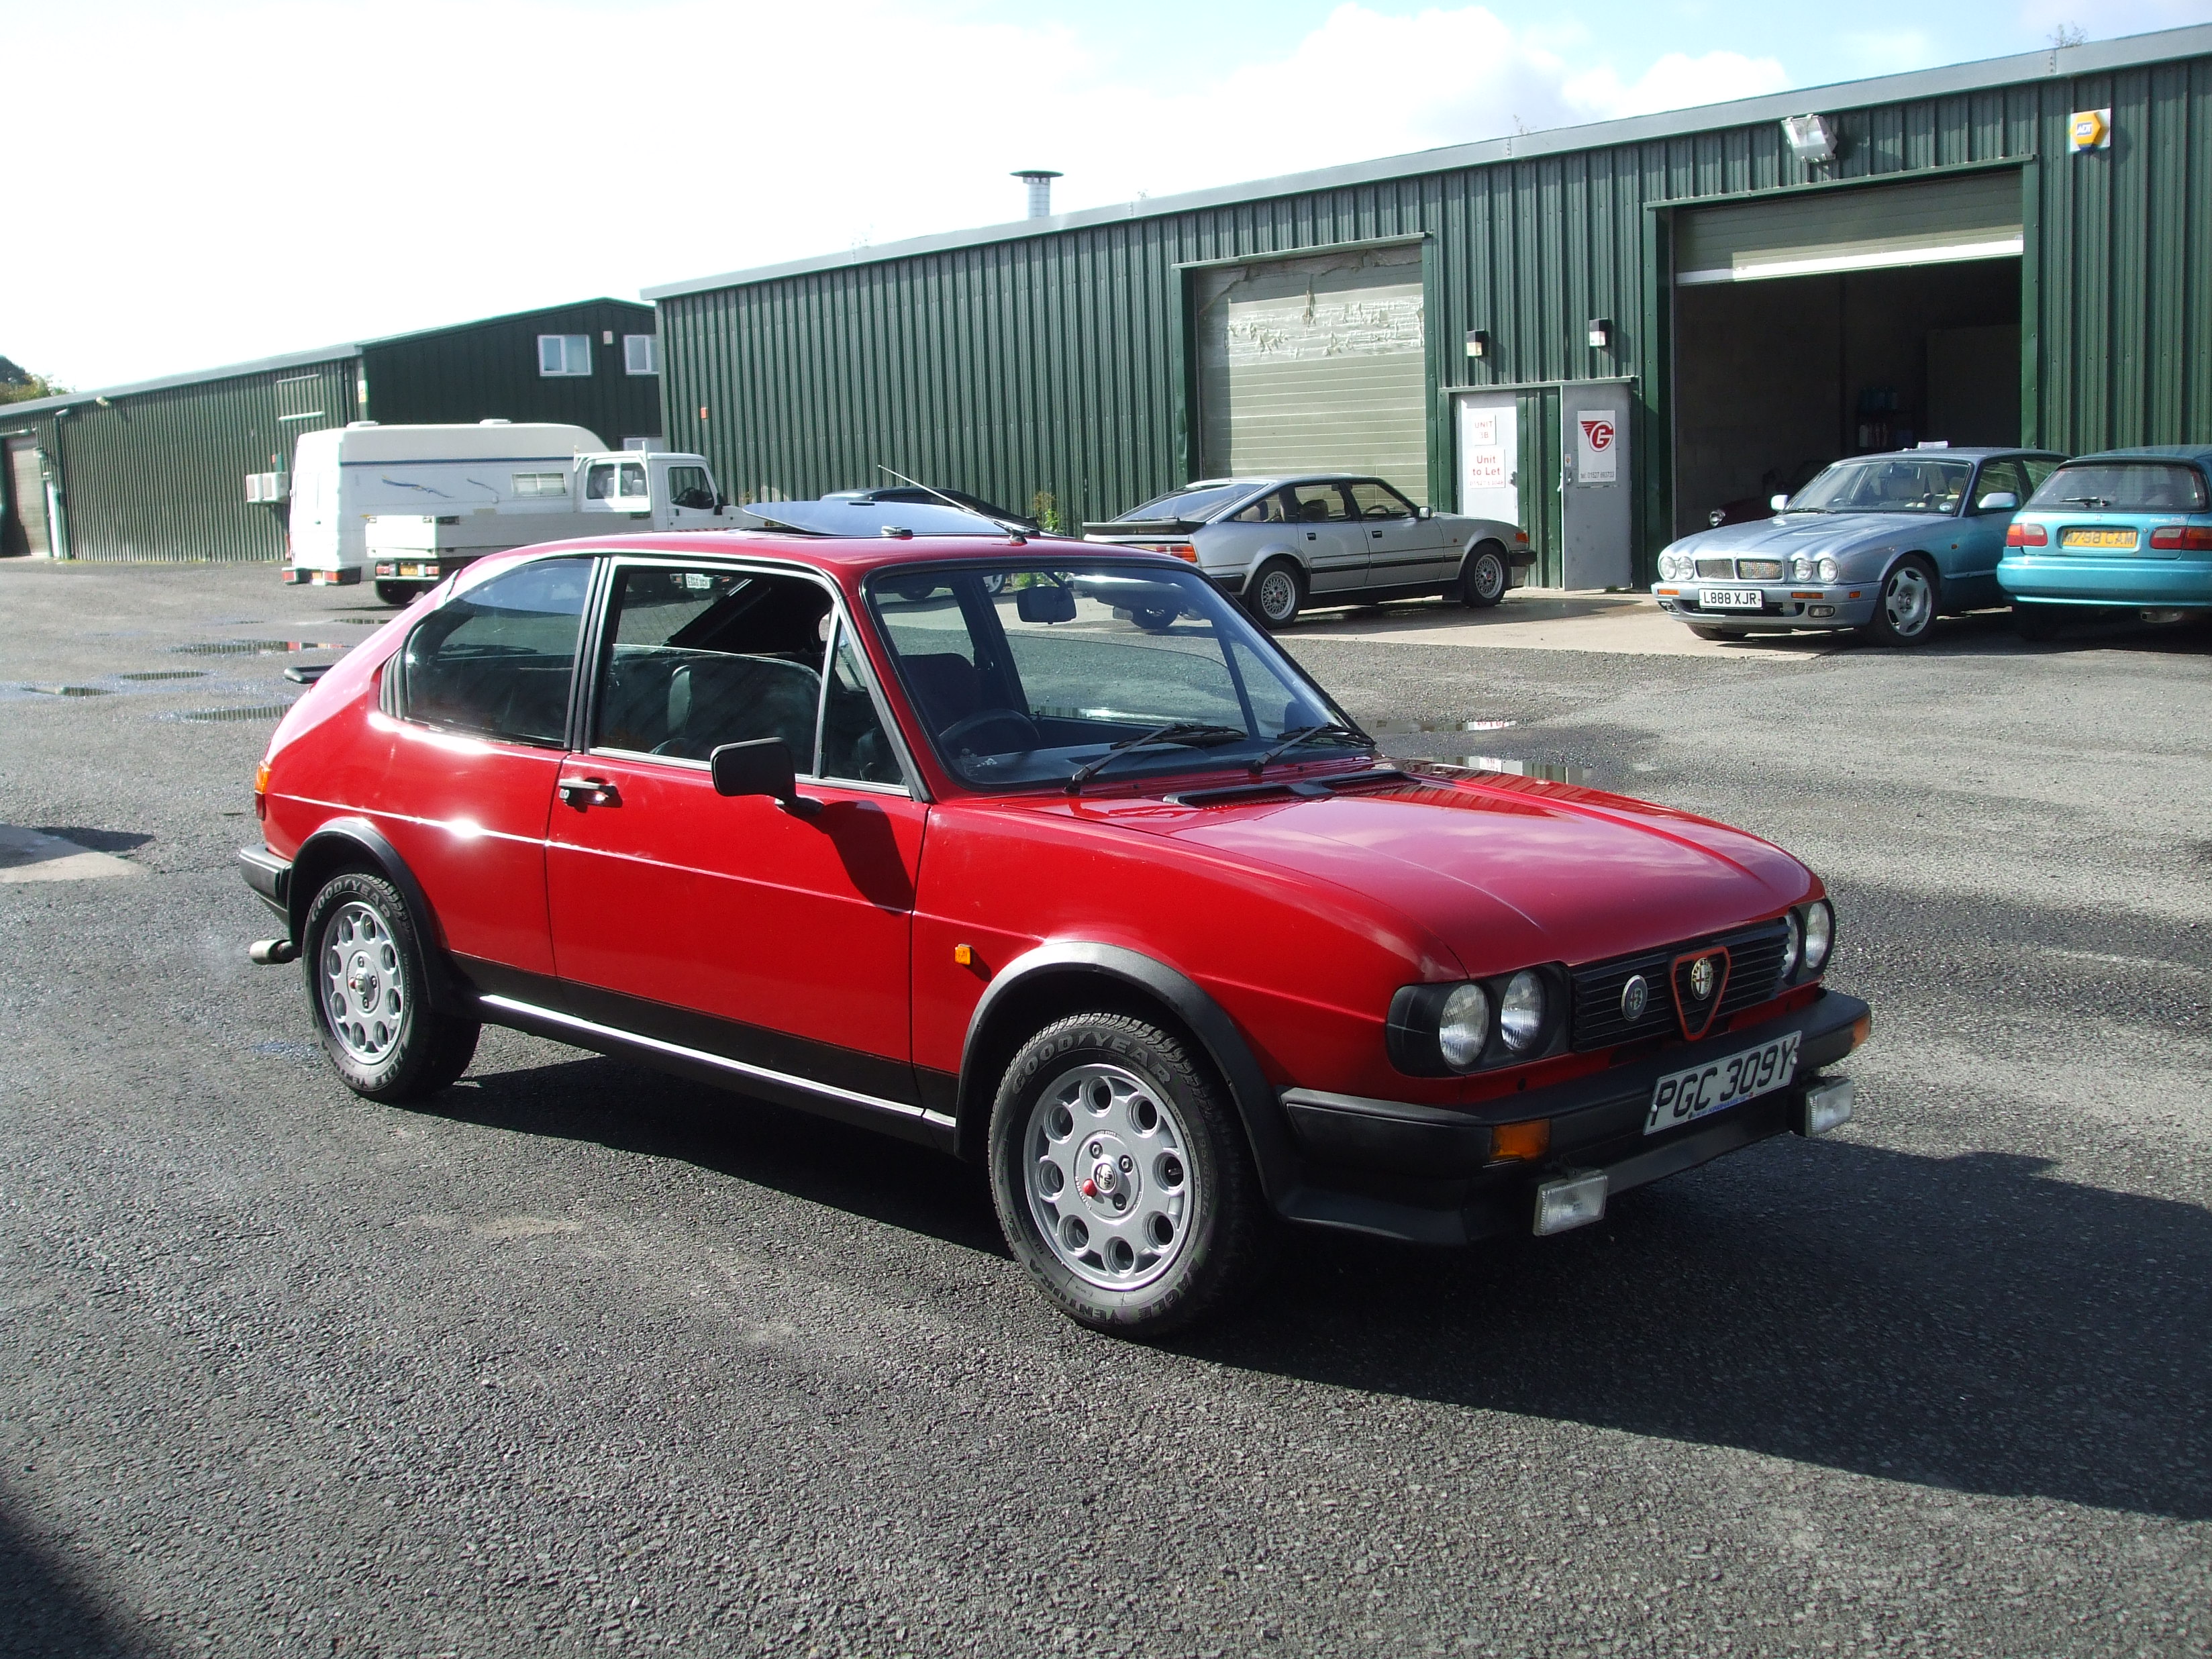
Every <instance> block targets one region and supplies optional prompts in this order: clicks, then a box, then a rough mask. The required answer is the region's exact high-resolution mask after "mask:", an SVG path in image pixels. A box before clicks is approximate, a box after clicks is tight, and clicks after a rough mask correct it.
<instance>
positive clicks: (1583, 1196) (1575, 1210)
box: [1535, 1170, 1609, 1238]
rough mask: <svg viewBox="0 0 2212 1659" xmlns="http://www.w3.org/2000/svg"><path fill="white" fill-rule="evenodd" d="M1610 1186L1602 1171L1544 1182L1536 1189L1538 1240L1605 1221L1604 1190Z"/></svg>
mask: <svg viewBox="0 0 2212 1659" xmlns="http://www.w3.org/2000/svg"><path fill="white" fill-rule="evenodd" d="M1608 1184H1609V1183H1608V1182H1607V1180H1606V1174H1605V1171H1604V1170H1577V1171H1575V1172H1574V1173H1572V1174H1571V1175H1564V1176H1559V1178H1558V1179H1557V1180H1553V1181H1547V1182H1544V1183H1543V1185H1541V1187H1539V1188H1536V1221H1535V1231H1536V1235H1537V1237H1540V1238H1541V1237H1544V1236H1545V1235H1547V1234H1549V1233H1564V1232H1566V1231H1570V1230H1571V1229H1573V1228H1576V1227H1587V1226H1589V1225H1590V1223H1591V1222H1593V1221H1602V1220H1603V1219H1605V1190H1606V1188H1607V1185H1608Z"/></svg>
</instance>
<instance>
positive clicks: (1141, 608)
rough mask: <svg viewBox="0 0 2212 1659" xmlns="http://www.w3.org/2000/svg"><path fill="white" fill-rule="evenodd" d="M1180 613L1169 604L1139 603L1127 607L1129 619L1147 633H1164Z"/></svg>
mask: <svg viewBox="0 0 2212 1659" xmlns="http://www.w3.org/2000/svg"><path fill="white" fill-rule="evenodd" d="M1180 614H1181V613H1180V612H1179V611H1177V610H1176V607H1175V606H1174V605H1132V606H1131V607H1130V609H1129V620H1130V621H1131V622H1133V623H1136V624H1137V626H1138V627H1139V628H1141V629H1144V630H1145V632H1146V633H1147V634H1164V633H1166V632H1167V631H1168V629H1170V628H1173V627H1174V626H1175V620H1176V617H1177V616H1178V615H1180Z"/></svg>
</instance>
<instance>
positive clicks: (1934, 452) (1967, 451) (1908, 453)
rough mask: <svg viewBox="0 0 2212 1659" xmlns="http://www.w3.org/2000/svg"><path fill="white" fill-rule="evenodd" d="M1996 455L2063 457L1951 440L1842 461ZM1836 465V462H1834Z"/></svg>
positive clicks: (1975, 458)
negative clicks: (1939, 446)
mask: <svg viewBox="0 0 2212 1659" xmlns="http://www.w3.org/2000/svg"><path fill="white" fill-rule="evenodd" d="M1996 455H2028V456H2033V458H2034V459H2037V460H2051V461H2063V460H2064V459H2066V457H2065V455H2064V453H2063V452H2061V451H2059V450H2056V449H2035V448H2032V447H2027V446H2026V445H2022V444H1952V445H1949V446H1948V447H1945V448H1942V449H1885V450H1878V451H1876V452H1875V453H1873V454H1871V455H1846V456H1844V458H1843V459H1844V460H1846V461H1940V460H1942V459H1946V458H1947V457H1948V458H1949V459H1954V460H1962V461H1984V460H1988V459H1990V457H1992V456H1996ZM1838 465H1840V463H1838Z"/></svg>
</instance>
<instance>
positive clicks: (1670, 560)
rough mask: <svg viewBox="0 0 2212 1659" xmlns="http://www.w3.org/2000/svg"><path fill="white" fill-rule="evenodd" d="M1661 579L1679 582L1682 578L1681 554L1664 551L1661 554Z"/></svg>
mask: <svg viewBox="0 0 2212 1659" xmlns="http://www.w3.org/2000/svg"><path fill="white" fill-rule="evenodd" d="M1659 580H1661V581H1662V582H1678V581H1680V580H1682V560H1681V556H1680V555H1679V554H1676V553H1662V554H1661V555H1660V556H1659Z"/></svg>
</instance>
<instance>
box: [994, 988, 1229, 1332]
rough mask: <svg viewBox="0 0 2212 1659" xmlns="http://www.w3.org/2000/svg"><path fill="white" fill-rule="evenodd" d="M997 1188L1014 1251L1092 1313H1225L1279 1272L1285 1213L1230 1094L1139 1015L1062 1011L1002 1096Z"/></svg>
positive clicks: (1065, 1305) (1105, 1319)
mask: <svg viewBox="0 0 2212 1659" xmlns="http://www.w3.org/2000/svg"><path fill="white" fill-rule="evenodd" d="M988 1155H989V1159H990V1170H991V1197H992V1201H993V1203H994V1205H995V1206H996V1207H997V1209H998V1212H999V1225H1000V1228H1001V1229H1002V1230H1003V1231H1004V1232H1005V1234H1006V1243H1007V1245H1008V1247H1009V1248H1010V1249H1012V1251H1013V1253H1014V1257H1015V1260H1017V1261H1019V1262H1020V1263H1021V1264H1022V1265H1023V1267H1026V1268H1027V1269H1028V1270H1029V1273H1030V1277H1031V1278H1032V1279H1034V1280H1035V1281H1036V1285H1037V1287H1038V1288H1039V1289H1040V1290H1041V1291H1043V1292H1044V1295H1045V1298H1046V1300H1048V1301H1049V1302H1050V1303H1051V1304H1053V1305H1054V1307H1056V1308H1058V1309H1059V1310H1060V1311H1061V1312H1062V1313H1064V1314H1066V1316H1068V1317H1069V1318H1071V1319H1073V1320H1074V1321H1075V1322H1077V1323H1078V1324H1081V1325H1087V1326H1089V1327H1090V1328H1092V1329H1093V1330H1101V1331H1109V1332H1113V1333H1115V1334H1119V1335H1125V1336H1133V1337H1147V1338H1149V1337H1155V1336H1160V1335H1164V1334H1167V1333H1168V1332H1170V1331H1173V1330H1178V1329H1181V1328H1183V1327H1185V1326H1188V1325H1190V1324H1192V1323H1194V1322H1196V1321H1199V1320H1201V1319H1205V1318H1207V1317H1210V1316H1218V1315H1219V1314H1221V1313H1223V1312H1225V1311H1226V1310H1228V1309H1230V1308H1231V1307H1232V1306H1234V1305H1235V1304H1236V1303H1237V1302H1238V1301H1239V1300H1241V1299H1242V1298H1243V1297H1244V1296H1245V1295H1246V1294H1247V1293H1248V1292H1249V1291H1250V1290H1251V1288H1252V1287H1253V1285H1255V1284H1256V1283H1257V1282H1258V1280H1259V1279H1260V1277H1261V1273H1262V1272H1263V1270H1264V1267H1265V1261H1266V1244H1267V1238H1268V1236H1269V1233H1270V1231H1271V1225H1270V1224H1271V1219H1272V1218H1271V1216H1270V1214H1269V1212H1268V1211H1267V1200H1266V1199H1265V1197H1264V1195H1263V1194H1261V1190H1260V1176H1259V1171H1258V1170H1257V1169H1256V1168H1255V1166H1254V1164H1253V1162H1252V1152H1251V1147H1250V1146H1249V1144H1248V1143H1247V1141H1246V1140H1245V1138H1244V1129H1243V1124H1242V1123H1241V1122H1240V1121H1238V1119H1237V1113H1236V1110H1235V1109H1234V1107H1233V1106H1232V1105H1231V1103H1230V1101H1229V1099H1228V1097H1227V1095H1226V1092H1225V1091H1224V1090H1223V1088H1222V1086H1221V1085H1219V1084H1218V1082H1216V1081H1215V1080H1214V1079H1213V1078H1212V1075H1211V1073H1210V1072H1209V1071H1208V1070H1207V1068H1206V1067H1205V1066H1201V1065H1200V1064H1199V1063H1197V1062H1196V1061H1195V1060H1194V1058H1193V1056H1192V1054H1191V1053H1190V1051H1189V1050H1188V1048H1186V1047H1185V1046H1184V1044H1183V1043H1182V1042H1181V1041H1180V1040H1178V1039H1177V1038H1176V1037H1174V1036H1170V1034H1169V1033H1167V1032H1166V1031H1164V1030H1161V1029H1160V1028H1159V1027H1158V1026H1156V1025H1153V1024H1151V1023H1150V1022H1148V1021H1146V1020H1143V1019H1139V1018H1133V1017H1131V1016H1129V1015H1127V1014H1111V1013H1103V1012H1101V1013H1086V1014H1076V1015H1072V1016H1070V1017H1069V1018H1065V1019H1060V1020H1055V1021H1054V1022H1053V1023H1052V1024H1049V1025H1048V1026H1046V1027H1045V1028H1044V1029H1043V1030H1041V1031H1039V1032H1038V1033H1037V1034H1036V1036H1033V1037H1031V1038H1030V1040H1029V1041H1028V1042H1026V1043H1024V1044H1023V1045H1022V1048H1021V1050H1020V1052H1018V1054H1015V1056H1014V1058H1013V1060H1012V1062H1011V1063H1010V1064H1009V1065H1008V1066H1007V1067H1006V1076H1005V1078H1004V1079H1002V1081H1001V1082H1000V1085H999V1092H998V1097H997V1099H996V1100H995V1101H994V1103H993V1104H992V1109H991V1126H990V1133H989V1142H988Z"/></svg>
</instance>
